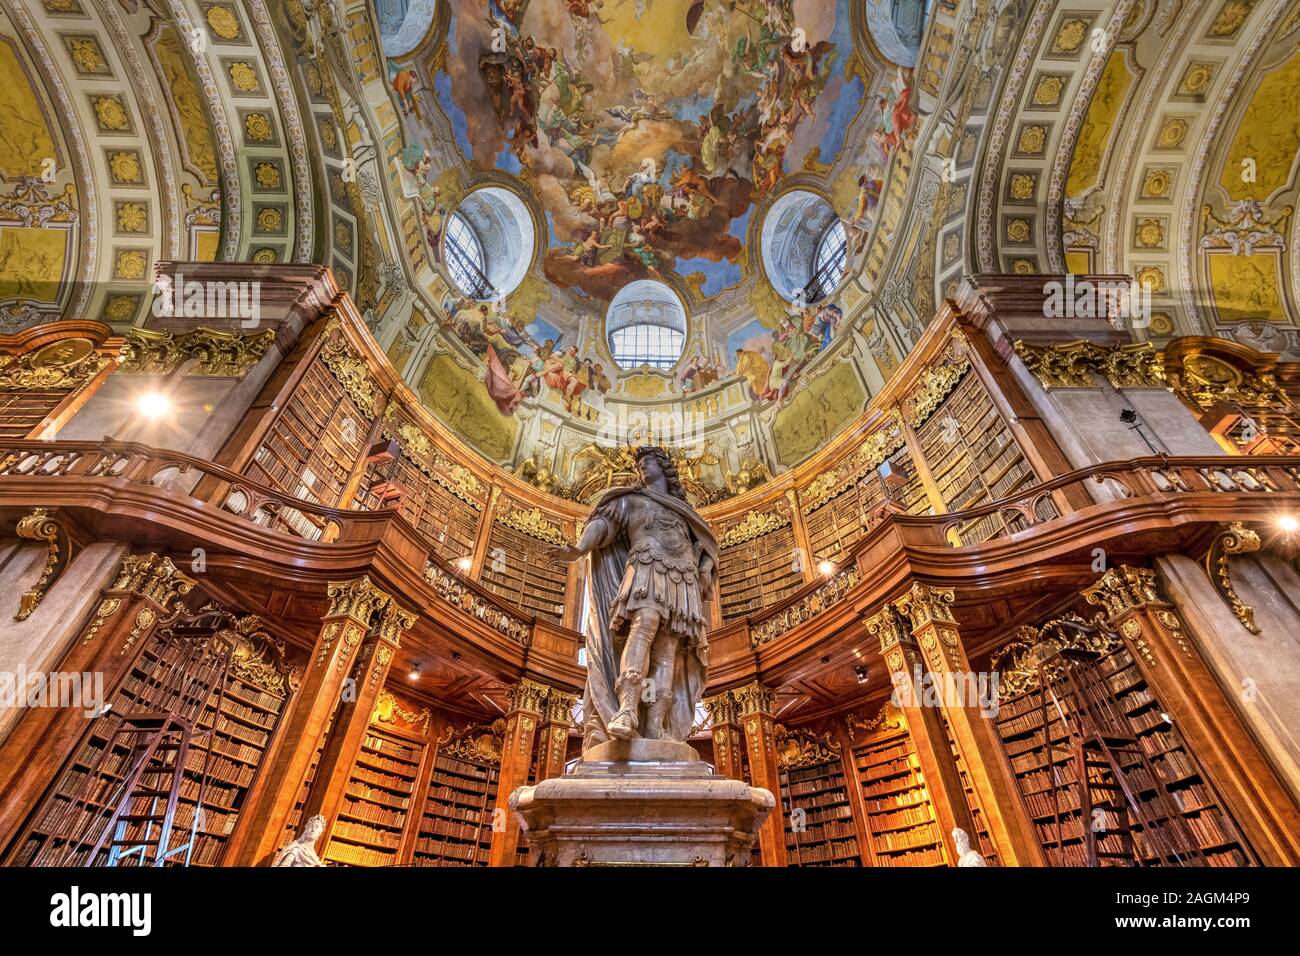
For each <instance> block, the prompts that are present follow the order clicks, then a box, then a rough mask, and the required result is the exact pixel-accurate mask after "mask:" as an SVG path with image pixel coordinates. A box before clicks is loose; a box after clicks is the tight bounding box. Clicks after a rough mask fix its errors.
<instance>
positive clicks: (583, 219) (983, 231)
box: [0, 0, 1300, 483]
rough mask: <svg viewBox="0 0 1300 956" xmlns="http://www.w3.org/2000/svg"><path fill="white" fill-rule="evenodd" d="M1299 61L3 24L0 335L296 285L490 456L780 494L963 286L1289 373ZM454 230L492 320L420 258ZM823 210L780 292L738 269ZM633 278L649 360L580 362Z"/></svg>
mask: <svg viewBox="0 0 1300 956" xmlns="http://www.w3.org/2000/svg"><path fill="white" fill-rule="evenodd" d="M1298 40H1300V0H1182V2H1171V0H1078V2H1073V3H1071V4H1069V5H1068V6H1067V5H1064V4H1061V3H1060V2H1059V0H932V2H929V3H924V2H920V0H522V2H521V0H504V2H501V0H497V2H489V0H283V2H276V3H270V2H268V0H241V2H234V0H97V2H91V0H0V79H3V82H4V88H5V92H6V96H5V100H4V103H3V105H0V333H13V332H19V331H21V330H23V329H26V328H30V327H31V326H33V325H36V324H39V323H42V322H48V321H52V320H54V319H56V318H60V317H76V318H92V319H101V320H103V321H105V322H108V323H109V324H111V325H113V326H114V327H116V328H118V329H123V328H125V327H128V326H131V325H138V324H140V323H142V322H145V321H147V320H148V317H149V315H150V308H149V307H150V302H151V298H152V294H153V283H152V279H153V270H154V267H155V265H156V263H158V262H159V261H161V260H165V259H182V260H183V259H200V260H203V259H218V260H253V261H256V262H259V263H267V264H274V263H308V262H312V263H323V264H325V265H328V266H329V267H330V268H331V270H332V271H333V273H334V275H335V277H336V279H337V281H338V282H339V284H340V286H341V287H342V288H344V289H346V290H347V291H348V292H349V294H350V295H351V296H352V298H353V299H354V301H355V302H356V303H357V305H358V307H359V309H360V311H361V312H362V313H363V314H364V315H365V318H366V322H367V325H368V326H369V327H370V329H371V331H372V332H373V334H374V336H375V338H376V339H377V340H378V342H379V344H380V346H381V347H382V348H383V350H384V351H385V352H386V354H387V355H388V358H389V360H390V361H391V362H392V363H393V365H394V367H395V368H397V369H398V370H399V371H400V373H401V374H403V375H404V377H405V378H406V379H407V381H408V382H410V383H411V385H412V387H413V388H415V389H416V390H417V391H418V392H419V393H420V394H421V395H422V396H424V398H425V401H426V403H427V404H428V405H429V407H430V408H432V409H433V410H434V411H435V413H436V414H437V415H438V416H439V417H440V418H442V419H443V420H444V421H445V422H446V423H447V424H448V425H449V426H450V427H451V428H453V429H454V430H455V431H456V432H457V433H458V434H460V435H461V436H463V437H464V438H465V440H466V441H467V442H469V443H470V444H471V445H473V446H474V447H476V448H477V449H478V450H479V451H481V452H482V453H483V454H484V455H485V456H486V457H488V458H490V459H492V460H493V461H497V462H501V463H504V464H511V465H519V466H521V467H522V466H523V465H524V464H526V463H528V462H531V463H532V464H533V466H535V467H542V468H543V470H549V472H550V473H551V474H552V475H554V476H558V477H559V478H564V479H566V480H567V479H568V478H576V477H577V469H578V468H579V467H580V463H581V462H582V461H583V460H584V458H583V456H584V455H586V456H587V457H588V458H589V457H590V455H591V452H590V448H591V447H592V446H593V445H605V446H608V445H610V444H612V443H617V442H621V441H627V440H631V439H633V438H636V437H638V436H639V437H642V438H644V437H653V438H656V439H661V438H662V439H665V440H667V439H668V438H669V437H671V438H673V440H677V441H680V443H681V444H682V447H683V448H686V447H687V446H689V450H690V451H691V453H692V454H693V455H700V456H704V457H703V458H701V460H706V459H707V460H708V461H713V462H716V465H714V464H710V465H708V466H707V467H708V468H715V469H716V470H717V472H718V473H717V474H715V475H714V476H713V477H714V479H715V483H716V482H717V481H721V480H722V479H723V477H725V476H723V475H722V472H723V471H726V470H728V469H730V470H732V471H736V470H737V469H739V468H740V467H741V464H742V463H743V462H746V461H750V462H757V463H760V464H761V465H762V466H763V468H764V469H766V470H767V471H770V472H771V473H773V474H776V473H778V472H779V471H780V470H781V469H783V468H785V467H788V466H789V465H792V464H795V463H797V462H799V461H801V460H803V459H805V458H806V457H807V456H808V455H810V454H813V453H815V452H816V450H817V449H818V448H820V447H822V446H823V445H824V444H825V443H826V442H827V441H829V440H831V439H832V438H834V436H835V435H836V434H837V433H839V432H840V431H841V430H842V429H843V428H844V427H846V424H847V423H849V422H851V421H853V420H854V419H855V417H856V416H857V415H858V414H860V412H861V410H862V407H863V406H864V404H865V403H866V402H868V401H870V399H871V396H873V395H876V394H878V393H879V392H880V391H881V389H882V388H883V387H884V385H885V383H886V381H887V380H888V379H889V378H890V376H891V375H892V374H893V373H894V370H895V369H896V368H897V367H898V365H899V363H900V362H902V360H903V359H904V358H905V357H906V355H907V354H908V352H909V351H911V349H912V348H913V347H914V345H915V343H916V342H917V341H918V339H919V338H920V336H921V335H922V334H923V332H924V330H925V327H926V324H927V323H928V322H929V320H930V318H931V317H932V316H933V314H934V312H935V310H936V309H937V308H938V307H939V306H940V305H941V304H942V303H943V300H944V298H945V297H946V296H951V295H952V294H953V293H954V292H955V291H956V289H957V287H958V285H959V284H960V282H961V281H962V277H963V276H965V275H968V274H970V273H975V272H981V271H984V272H990V271H991V272H1022V273H1026V272H1028V273H1033V272H1060V271H1067V270H1069V271H1074V272H1106V273H1126V274H1128V275H1132V276H1134V277H1135V278H1136V279H1137V280H1138V281H1140V282H1142V283H1144V284H1146V285H1148V286H1149V287H1150V289H1151V293H1152V296H1151V299H1152V315H1151V317H1150V322H1149V324H1147V325H1145V326H1143V327H1135V328H1134V330H1133V331H1134V333H1135V335H1136V336H1137V337H1138V338H1139V339H1150V340H1152V341H1155V342H1157V343H1164V342H1167V341H1168V340H1170V339H1171V338H1174V337H1177V336H1180V335H1201V334H1217V335H1222V336H1225V337H1228V338H1232V339H1236V340H1237V341H1240V342H1243V343H1245V344H1247V345H1250V346H1252V347H1254V348H1258V349H1261V350H1266V351H1279V352H1284V353H1289V354H1295V353H1298V352H1300V321H1298V320H1300V217H1298V216H1297V215H1296V214H1295V210H1296V207H1297V205H1298V204H1300V163H1298V161H1297V159H1298V157H1300V134H1298V133H1297V129H1298V128H1297V125H1296V119H1295V118H1296V116H1297V115H1300V112H1298V110H1300V101H1297V95H1298V94H1297V91H1298V90H1300V54H1297V52H1296V49H1297V47H1296V44H1297V41H1298ZM483 187H497V188H498V189H501V190H505V191H508V192H510V193H511V194H513V195H515V196H517V197H518V199H519V205H520V207H521V208H523V209H524V219H523V221H524V222H525V225H527V226H528V227H530V228H531V230H532V232H533V235H534V237H535V240H536V241H535V242H533V243H531V244H530V243H527V242H515V241H514V238H512V236H511V235H510V232H509V228H507V227H508V226H509V223H507V222H505V220H502V219H498V220H493V218H492V215H491V213H492V210H490V209H488V208H487V207H486V206H485V205H484V204H483V202H481V201H480V200H483V197H484V196H485V194H486V190H484V188H483ZM476 195H477V196H478V197H479V199H470V198H469V197H474V196H476ZM800 196H807V197H811V198H809V199H807V201H806V203H805V202H804V200H802V199H799V197H800ZM476 203H477V204H478V205H483V209H481V210H479V211H480V212H481V215H478V217H477V219H476V220H475V221H476V223H477V224H478V225H477V227H476V228H478V229H479V230H480V231H481V232H482V234H483V237H486V238H487V239H488V240H490V241H485V242H484V245H485V247H488V248H487V250H486V251H487V252H488V253H489V255H490V257H491V258H493V260H494V261H493V263H491V266H492V270H493V276H494V279H493V281H495V277H496V276H497V275H503V276H508V277H509V278H506V279H503V280H502V284H503V285H511V284H512V283H513V282H514V280H515V279H516V278H518V276H520V275H522V279H521V280H520V281H519V284H518V285H517V286H516V287H514V288H512V289H511V290H510V291H509V294H508V295H507V296H506V298H505V300H504V301H496V302H488V303H479V302H474V301H472V300H467V299H465V297H463V296H461V295H458V294H457V292H456V290H455V288H454V287H453V285H452V284H451V282H450V276H449V273H448V270H447V264H446V262H445V260H444V259H443V249H442V246H443V242H442V239H443V234H444V231H445V224H446V222H447V221H448V219H449V217H450V216H451V214H452V213H453V212H454V211H456V210H458V209H460V210H469V211H471V212H473V211H474V209H476V208H478V206H476ZM791 210H793V212H792V211H791ZM814 210H816V212H815V214H814ZM783 217H784V218H783ZM834 218H838V219H839V220H840V221H841V222H842V223H843V224H844V226H845V229H846V232H847V235H848V240H849V246H850V255H849V260H848V267H847V271H846V275H845V277H844V279H843V280H842V281H841V282H840V283H839V285H838V286H837V287H836V288H835V290H834V291H833V293H832V294H831V295H830V296H829V297H828V298H827V299H825V300H824V301H821V302H817V303H815V304H814V305H812V306H807V307H804V306H801V305H799V304H796V303H793V302H791V301H790V298H791V291H792V290H791V289H789V288H774V287H773V284H772V282H770V281H769V278H770V274H769V269H772V268H773V267H772V265H771V262H778V263H779V264H780V267H779V268H778V269H776V270H774V271H777V272H780V273H781V274H780V275H778V276H776V280H777V284H778V285H780V286H789V285H796V284H798V283H799V282H801V281H803V276H804V275H805V274H806V273H802V272H799V270H798V268H797V267H798V266H799V263H800V262H802V261H805V260H806V259H807V258H808V256H809V255H810V254H811V252H812V251H813V250H815V248H816V244H817V240H818V238H819V237H820V236H821V235H822V225H823V222H827V223H829V222H830V221H832V220H833V219H834ZM485 223H486V224H487V225H484V224H485ZM488 226H490V227H491V228H488ZM638 280H651V281H662V282H663V283H664V285H665V286H666V287H667V288H668V289H669V290H671V294H672V295H673V296H675V297H676V298H677V299H678V300H679V301H680V302H681V304H682V307H683V310H684V313H685V316H686V331H685V333H684V337H685V338H684V341H685V344H684V348H683V351H682V354H681V358H680V360H679V361H678V363H677V365H676V366H675V367H674V368H671V369H648V368H620V367H619V366H618V365H617V363H615V362H614V361H613V360H612V356H611V353H610V350H609V348H608V341H607V335H606V332H607V329H606V325H605V318H606V313H607V310H608V307H609V303H610V301H611V300H612V299H613V297H614V296H615V295H616V294H617V293H618V291H619V290H620V289H623V288H626V287H628V286H629V285H631V283H633V282H636V281H638ZM637 307H643V304H640V305H638V306H637ZM654 416H659V420H660V421H661V422H664V423H667V424H666V425H663V424H653V423H652V424H646V422H647V421H651V420H652V419H653V418H654Z"/></svg>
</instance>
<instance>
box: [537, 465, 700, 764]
mask: <svg viewBox="0 0 1300 956" xmlns="http://www.w3.org/2000/svg"><path fill="white" fill-rule="evenodd" d="M636 463H637V470H638V472H639V473H640V477H641V484H640V485H639V486H635V487H631V488H612V489H610V490H609V491H607V492H605V494H604V495H603V496H602V497H601V499H600V501H599V503H598V504H597V505H596V509H595V511H594V512H593V513H592V516H591V519H590V520H589V521H588V522H587V526H586V528H585V529H584V530H583V532H582V538H581V540H579V542H578V544H577V545H576V546H574V547H564V548H556V549H554V550H553V551H551V554H550V556H551V557H552V558H553V559H554V560H558V561H566V562H567V561H575V560H577V559H578V558H580V557H582V556H583V555H586V554H590V555H591V573H590V574H589V575H588V576H587V581H588V586H589V587H590V589H591V592H590V593H591V598H592V600H591V606H592V608H593V610H594V614H595V617H596V622H595V623H596V629H595V630H596V633H595V634H594V635H592V636H589V637H588V638H587V690H586V700H585V706H584V713H585V714H586V724H585V727H584V729H583V746H582V749H583V752H584V753H585V752H586V751H588V750H590V749H591V748H592V747H594V746H596V745H598V744H602V743H604V742H606V741H608V740H609V739H610V738H619V739H622V740H630V739H632V738H634V737H645V738H649V739H652V740H672V741H678V742H684V741H685V740H686V738H687V737H689V736H690V733H691V727H692V726H693V724H694V720H695V705H696V702H697V701H698V700H699V699H700V695H701V694H702V693H703V691H704V683H705V680H706V679H707V676H708V641H707V639H706V636H705V630H706V627H707V623H708V601H709V596H710V594H711V593H712V591H713V576H714V569H715V568H716V566H717V559H718V544H717V541H716V539H715V538H714V536H713V533H712V532H711V531H710V530H709V527H708V525H706V524H705V523H704V521H703V519H701V518H700V516H699V515H697V514H696V513H695V510H694V509H693V508H691V506H690V505H689V504H687V502H686V492H685V490H684V489H683V487H682V483H681V480H680V478H679V477H678V475H677V469H676V468H675V467H674V465H673V463H672V460H671V459H670V458H669V457H668V454H667V453H666V452H665V451H664V450H663V449H662V448H657V447H641V448H638V449H637V451H636Z"/></svg>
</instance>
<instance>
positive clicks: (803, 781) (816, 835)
mask: <svg viewBox="0 0 1300 956" xmlns="http://www.w3.org/2000/svg"><path fill="white" fill-rule="evenodd" d="M780 781H781V809H782V812H783V815H784V821H783V822H784V824H785V848H786V854H787V859H788V865H789V866H861V865H862V854H861V850H860V848H859V847H858V833H857V829H856V827H855V826H854V823H853V807H852V806H851V805H850V802H849V790H848V786H847V784H846V782H845V779H844V762H843V761H842V760H841V759H840V757H839V755H838V754H834V755H831V759H828V760H824V761H822V762H819V763H813V764H808V765H806V766H801V767H790V768H785V767H783V768H782V769H781V773H780ZM796 810H802V811H803V818H802V823H803V828H802V829H798V828H796V827H795V826H794V823H795V811H796Z"/></svg>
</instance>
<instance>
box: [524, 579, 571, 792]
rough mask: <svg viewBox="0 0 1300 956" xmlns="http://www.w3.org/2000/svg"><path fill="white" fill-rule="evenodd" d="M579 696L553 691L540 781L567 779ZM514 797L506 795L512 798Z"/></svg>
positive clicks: (541, 742) (541, 745) (540, 746)
mask: <svg viewBox="0 0 1300 956" xmlns="http://www.w3.org/2000/svg"><path fill="white" fill-rule="evenodd" d="M575 563H576V562H575ZM577 700H578V698H577V696H576V695H574V694H569V693H566V692H565V691H562V690H558V689H556V688H554V687H552V688H550V691H549V693H548V694H547V695H546V705H545V709H544V710H543V712H542V727H541V730H540V731H539V732H538V734H537V781H538V782H539V783H540V782H541V781H543V780H549V779H550V778H551V777H562V776H564V763H565V758H566V757H567V756H568V752H569V731H570V730H571V729H572V728H573V705H574V704H575V703H577ZM509 796H510V794H506V797H507V798H509Z"/></svg>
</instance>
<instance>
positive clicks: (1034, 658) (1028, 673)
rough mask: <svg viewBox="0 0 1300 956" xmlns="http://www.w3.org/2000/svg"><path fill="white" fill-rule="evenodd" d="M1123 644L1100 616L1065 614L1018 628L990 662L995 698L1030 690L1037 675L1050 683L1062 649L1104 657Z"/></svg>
mask: <svg viewBox="0 0 1300 956" xmlns="http://www.w3.org/2000/svg"><path fill="white" fill-rule="evenodd" d="M1134 623H1136V622H1134ZM1122 643H1123V642H1122V641H1121V639H1120V636H1119V635H1118V634H1117V633H1115V632H1114V631H1112V630H1111V629H1110V628H1109V627H1107V626H1106V625H1105V624H1104V623H1103V621H1102V618H1101V615H1098V616H1097V617H1096V618H1095V619H1094V620H1093V621H1091V622H1087V621H1084V619H1083V618H1081V617H1079V616H1078V615H1077V614H1064V615H1062V616H1060V617H1058V618H1054V619H1053V620H1050V621H1048V622H1047V623H1046V624H1044V625H1043V626H1042V627H1040V628H1033V627H1029V626H1027V625H1021V626H1020V627H1019V628H1017V630H1016V637H1015V638H1014V639H1013V640H1011V641H1010V642H1008V643H1007V644H1005V645H1003V646H1002V647H1001V648H1000V649H999V650H997V651H996V652H995V653H994V654H993V656H992V657H991V658H990V659H989V667H990V669H992V670H994V671H997V672H998V697H999V698H1002V699H1005V698H1007V697H1014V696H1016V695H1017V694H1021V693H1024V692H1025V691H1028V690H1033V689H1034V688H1036V687H1037V686H1038V684H1039V675H1040V672H1042V673H1044V674H1045V675H1046V676H1047V678H1048V680H1049V681H1050V680H1052V679H1053V678H1054V677H1055V676H1056V674H1058V673H1059V671H1060V668H1061V667H1062V666H1064V665H1063V664H1062V662H1061V658H1060V657H1059V656H1058V653H1059V652H1060V651H1062V650H1067V649H1073V650H1085V651H1091V652H1093V653H1100V654H1104V653H1106V652H1107V651H1110V650H1114V649H1115V648H1117V647H1119V646H1120V645H1121V644H1122Z"/></svg>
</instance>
